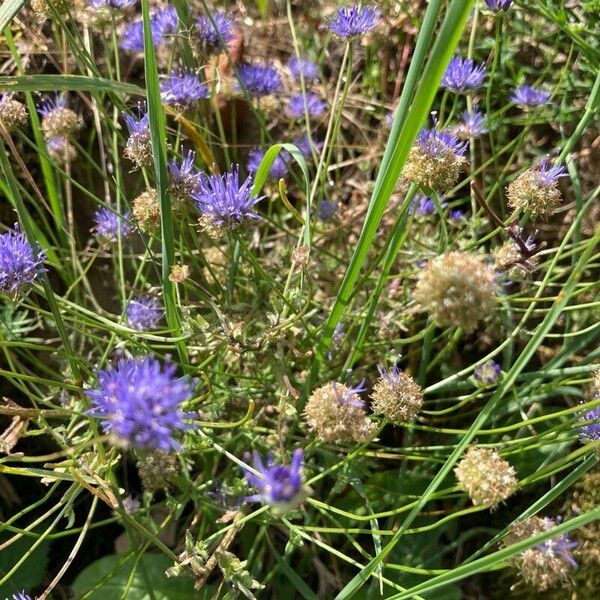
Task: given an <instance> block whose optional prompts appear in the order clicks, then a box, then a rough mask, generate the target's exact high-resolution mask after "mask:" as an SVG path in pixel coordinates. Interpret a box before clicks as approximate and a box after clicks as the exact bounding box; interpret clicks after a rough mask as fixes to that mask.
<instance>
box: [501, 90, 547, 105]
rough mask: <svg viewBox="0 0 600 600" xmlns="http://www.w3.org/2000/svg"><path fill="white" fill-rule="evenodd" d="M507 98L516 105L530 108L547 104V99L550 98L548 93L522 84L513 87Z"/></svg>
mask: <svg viewBox="0 0 600 600" xmlns="http://www.w3.org/2000/svg"><path fill="white" fill-rule="evenodd" d="M509 99H510V101H511V102H512V103H513V104H516V105H517V106H524V107H530V108H532V107H535V106H543V105H544V104H547V103H548V100H550V93H549V92H544V91H543V90H538V89H537V88H534V87H533V86H531V85H522V86H520V87H517V88H514V89H513V91H512V94H511V96H510V98H509Z"/></svg>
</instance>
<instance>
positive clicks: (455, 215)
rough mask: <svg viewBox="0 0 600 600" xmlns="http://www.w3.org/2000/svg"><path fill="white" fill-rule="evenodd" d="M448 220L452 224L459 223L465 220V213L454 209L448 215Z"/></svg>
mask: <svg viewBox="0 0 600 600" xmlns="http://www.w3.org/2000/svg"><path fill="white" fill-rule="evenodd" d="M448 218H449V219H450V220H451V221H454V222H456V221H461V220H462V219H464V218H465V212H464V211H463V210H461V209H460V208H455V209H454V210H451V211H450V212H449V213H448Z"/></svg>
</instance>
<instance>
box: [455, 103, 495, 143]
mask: <svg viewBox="0 0 600 600" xmlns="http://www.w3.org/2000/svg"><path fill="white" fill-rule="evenodd" d="M455 130H456V134H457V135H458V137H460V138H461V139H468V138H472V137H479V136H480V135H483V134H484V133H487V131H488V128H487V118H486V116H485V115H484V114H482V113H481V112H479V111H478V110H474V111H473V112H469V111H468V110H465V111H464V112H463V114H462V123H460V124H459V125H457V126H456V128H455Z"/></svg>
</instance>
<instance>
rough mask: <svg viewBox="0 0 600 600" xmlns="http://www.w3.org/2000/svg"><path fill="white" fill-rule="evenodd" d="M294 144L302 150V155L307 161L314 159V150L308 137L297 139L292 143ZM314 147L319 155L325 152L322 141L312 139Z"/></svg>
mask: <svg viewBox="0 0 600 600" xmlns="http://www.w3.org/2000/svg"><path fill="white" fill-rule="evenodd" d="M292 144H294V146H296V148H298V150H300V154H302V156H303V157H304V159H305V160H310V159H312V157H313V154H312V148H311V140H309V139H308V135H305V136H304V137H301V138H297V139H295V140H294V141H292ZM312 146H313V147H314V149H315V151H316V152H317V154H320V153H321V150H323V142H322V141H321V140H315V139H314V138H313V139H312Z"/></svg>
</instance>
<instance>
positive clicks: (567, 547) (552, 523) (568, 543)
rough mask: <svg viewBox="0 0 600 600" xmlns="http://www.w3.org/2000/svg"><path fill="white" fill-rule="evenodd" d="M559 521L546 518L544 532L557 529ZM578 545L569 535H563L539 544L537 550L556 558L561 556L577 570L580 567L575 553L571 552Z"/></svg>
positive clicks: (558, 519)
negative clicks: (574, 556)
mask: <svg viewBox="0 0 600 600" xmlns="http://www.w3.org/2000/svg"><path fill="white" fill-rule="evenodd" d="M557 521H559V522H560V518H557V519H550V518H549V517H544V530H545V531H548V530H549V529H553V528H554V527H556V522H557ZM540 533H541V532H540ZM578 545H579V544H578V543H577V542H574V541H572V540H571V538H570V536H569V534H568V533H562V534H560V535H557V536H556V537H552V538H550V539H548V540H546V541H544V542H542V543H541V544H538V545H537V546H536V548H537V549H538V550H540V551H541V552H544V553H546V552H548V553H549V554H552V555H554V556H560V558H562V559H563V560H564V561H566V562H567V563H568V564H569V565H571V567H573V568H574V569H576V568H577V566H578V565H577V562H576V561H575V559H574V558H573V553H572V552H571V551H572V550H573V548H576V547H577V546H578Z"/></svg>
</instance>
